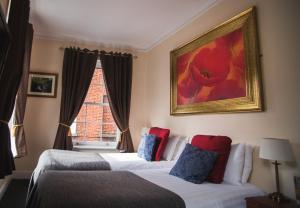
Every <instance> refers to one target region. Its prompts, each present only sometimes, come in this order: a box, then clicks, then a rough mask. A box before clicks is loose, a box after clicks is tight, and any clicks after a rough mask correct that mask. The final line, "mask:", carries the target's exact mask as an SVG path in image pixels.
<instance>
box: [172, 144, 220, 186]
mask: <svg viewBox="0 0 300 208" xmlns="http://www.w3.org/2000/svg"><path fill="white" fill-rule="evenodd" d="M217 156H218V153H217V152H212V151H206V150H202V149H199V148H197V147H194V146H192V145H191V144H186V146H185V148H184V150H183V152H182V153H181V155H180V157H179V159H178V160H177V162H176V164H175V165H174V167H173V168H172V170H171V171H170V175H173V176H177V177H179V178H182V179H184V180H186V181H189V182H192V183H196V184H200V183H203V181H205V179H206V178H207V177H208V175H209V173H210V171H211V170H212V168H213V166H214V163H215V160H216V159H217Z"/></svg>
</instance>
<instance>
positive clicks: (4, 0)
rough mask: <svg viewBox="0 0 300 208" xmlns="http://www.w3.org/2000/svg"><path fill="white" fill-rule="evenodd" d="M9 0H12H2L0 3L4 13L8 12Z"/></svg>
mask: <svg viewBox="0 0 300 208" xmlns="http://www.w3.org/2000/svg"><path fill="white" fill-rule="evenodd" d="M9 1H10V0H0V5H1V8H2V11H3V12H4V15H6V14H7V10H8V4H9Z"/></svg>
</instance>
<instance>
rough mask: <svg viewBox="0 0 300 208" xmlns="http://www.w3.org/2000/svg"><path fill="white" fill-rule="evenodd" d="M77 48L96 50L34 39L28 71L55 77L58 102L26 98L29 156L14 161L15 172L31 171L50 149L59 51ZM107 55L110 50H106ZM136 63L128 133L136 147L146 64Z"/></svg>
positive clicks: (141, 58) (56, 114) (55, 113)
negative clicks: (71, 47)
mask: <svg viewBox="0 0 300 208" xmlns="http://www.w3.org/2000/svg"><path fill="white" fill-rule="evenodd" d="M70 45H76V46H79V47H81V48H85V47H86V48H89V49H95V48H96V47H95V46H92V45H87V44H76V43H72V42H62V41H55V40H45V39H39V38H34V40H33V48H32V56H31V66H30V70H31V71H39V72H51V73H58V74H59V75H58V77H59V78H58V79H59V80H58V81H59V82H58V93H57V98H40V97H29V98H28V100H27V108H26V113H25V121H24V128H25V132H26V138H27V146H28V156H26V157H24V158H20V159H16V160H15V162H16V167H17V171H24V170H29V171H31V170H33V168H34V167H35V166H36V163H37V160H38V158H39V155H40V154H41V153H42V152H43V151H44V150H45V149H49V148H52V146H53V143H54V139H55V135H56V130H57V126H58V119H59V111H60V96H61V72H62V64H63V50H61V49H59V48H60V47H62V46H63V47H64V46H70ZM105 50H107V51H110V50H109V49H107V48H106V49H105ZM134 54H136V55H137V56H138V59H134V61H133V82H132V100H131V103H132V107H131V117H130V129H131V133H132V137H133V138H134V144H135V146H136V145H137V143H138V139H139V129H141V127H142V126H143V125H145V122H144V120H145V119H144V114H145V113H144V100H145V99H144V95H145V93H144V92H143V90H144V89H145V87H143V86H144V85H145V76H144V75H145V74H146V61H145V60H144V59H145V56H144V55H143V54H137V53H134Z"/></svg>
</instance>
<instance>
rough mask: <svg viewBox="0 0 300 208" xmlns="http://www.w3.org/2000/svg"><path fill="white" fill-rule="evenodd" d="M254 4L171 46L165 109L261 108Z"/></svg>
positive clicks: (222, 110) (179, 111)
mask: <svg viewBox="0 0 300 208" xmlns="http://www.w3.org/2000/svg"><path fill="white" fill-rule="evenodd" d="M259 58H260V52H259V45H258V39H257V21H256V10H255V7H252V8H249V9H247V10H246V11H243V12H241V13H240V14H238V15H236V16H234V17H232V18H230V19H229V20H227V21H225V22H224V23H221V24H220V25H219V26H216V27H215V28H213V29H211V30H209V31H207V32H205V33H203V34H202V35H201V36H199V37H198V38H196V39H194V40H192V41H190V42H188V43H186V44H184V45H182V46H180V47H178V48H176V49H174V50H172V51H171V52H170V61H171V71H170V72H171V74H170V75H171V76H170V78H171V81H170V114H171V115H179V114H194V113H229V112H254V111H262V110H263V103H262V100H263V99H262V90H261V76H260V73H261V72H260V59H259Z"/></svg>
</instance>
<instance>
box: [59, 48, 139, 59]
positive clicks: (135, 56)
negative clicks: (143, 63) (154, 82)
mask: <svg viewBox="0 0 300 208" xmlns="http://www.w3.org/2000/svg"><path fill="white" fill-rule="evenodd" d="M65 48H66V47H62V46H61V47H59V50H65ZM80 50H84V49H80ZM87 50H89V49H87ZM95 50H98V49H95ZM89 51H91V50H89ZM106 54H107V55H109V52H106ZM132 58H134V59H137V58H138V56H137V55H132Z"/></svg>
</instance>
